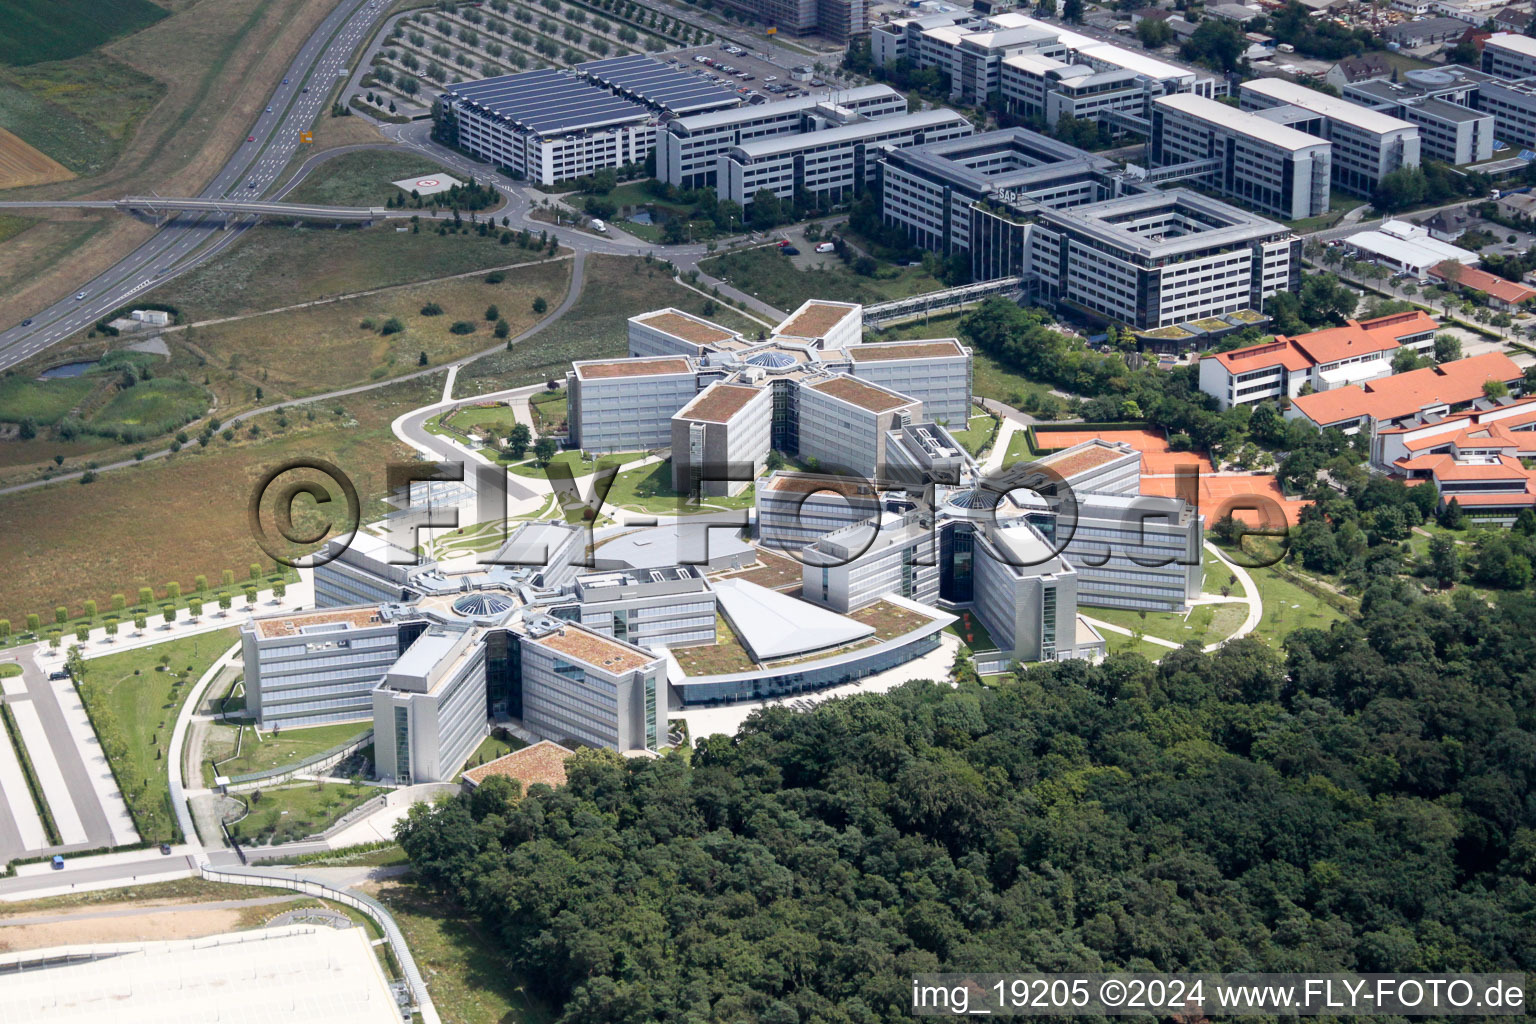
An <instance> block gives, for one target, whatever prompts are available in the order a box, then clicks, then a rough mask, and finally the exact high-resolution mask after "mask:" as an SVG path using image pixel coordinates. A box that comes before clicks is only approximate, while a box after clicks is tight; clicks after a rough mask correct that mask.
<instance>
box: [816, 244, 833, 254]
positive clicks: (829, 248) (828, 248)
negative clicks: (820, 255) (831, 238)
mask: <svg viewBox="0 0 1536 1024" xmlns="http://www.w3.org/2000/svg"><path fill="white" fill-rule="evenodd" d="M836 250H837V246H835V245H833V244H832V243H831V242H822V243H820V244H819V245H817V246H816V251H817V252H835V251H836Z"/></svg>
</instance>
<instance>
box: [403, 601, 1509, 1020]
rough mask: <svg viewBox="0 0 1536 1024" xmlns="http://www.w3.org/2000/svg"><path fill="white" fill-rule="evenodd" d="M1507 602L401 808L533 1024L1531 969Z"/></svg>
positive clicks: (1088, 675)
mask: <svg viewBox="0 0 1536 1024" xmlns="http://www.w3.org/2000/svg"><path fill="white" fill-rule="evenodd" d="M1533 623H1536V600H1533V599H1532V597H1531V596H1530V595H1528V594H1525V595H1510V596H1506V597H1505V598H1503V599H1502V603H1501V604H1500V606H1499V607H1498V608H1489V607H1488V606H1486V605H1485V604H1483V603H1481V602H1480V601H1479V600H1477V599H1476V598H1475V597H1473V596H1472V595H1470V594H1467V595H1465V596H1462V595H1458V599H1457V600H1456V601H1454V602H1451V603H1446V602H1441V601H1433V600H1429V599H1421V598H1416V597H1414V596H1413V594H1412V593H1411V592H1410V591H1409V590H1408V589H1407V588H1402V587H1393V586H1389V585H1386V584H1381V585H1378V586H1376V587H1375V588H1373V589H1372V590H1371V591H1370V592H1369V593H1368V594H1367V596H1366V599H1365V601H1364V607H1363V619H1362V621H1361V622H1360V623H1339V624H1338V625H1336V626H1334V627H1333V628H1332V629H1331V630H1330V631H1329V632H1321V631H1317V630H1301V631H1298V632H1296V633H1294V634H1293V635H1292V636H1291V637H1290V638H1289V640H1288V642H1287V644H1286V651H1285V654H1284V655H1279V654H1276V653H1274V652H1272V651H1271V650H1270V649H1269V648H1267V647H1265V646H1263V645H1261V644H1259V643H1257V642H1253V641H1239V642H1236V643H1233V644H1231V645H1230V646H1228V647H1227V648H1225V649H1224V650H1222V651H1220V652H1219V653H1217V654H1214V655H1210V656H1206V655H1202V654H1199V653H1197V652H1195V651H1192V650H1188V649H1186V650H1185V651H1181V652H1177V653H1174V654H1172V655H1171V656H1170V657H1168V658H1167V659H1165V660H1164V661H1163V662H1162V663H1161V664H1160V665H1157V666H1153V665H1151V664H1150V663H1148V662H1146V661H1144V660H1142V659H1141V658H1139V657H1135V656H1122V657H1116V658H1111V659H1110V660H1109V661H1108V662H1106V663H1105V664H1103V665H1101V666H1097V667H1095V666H1090V665H1087V664H1083V663H1077V662H1073V663H1066V664H1059V665H1049V666H1042V667H1038V668H1035V669H1033V670H1031V671H1029V672H1027V673H1026V674H1024V675H1023V676H1022V677H1020V678H1019V679H1017V680H1013V681H1007V682H1004V683H1001V684H998V685H994V686H981V685H978V684H975V683H965V684H962V685H961V686H959V687H958V688H951V687H950V686H948V685H935V684H929V683H913V684H909V685H907V686H905V687H903V688H901V689H899V690H897V691H895V692H893V693H891V694H889V695H885V696H869V697H862V698H857V699H853V700H846V701H839V702H835V703H832V704H830V705H825V706H822V707H821V708H819V709H817V710H815V711H814V712H811V713H796V712H791V711H787V710H782V709H774V710H770V711H768V712H765V713H761V714H759V715H757V716H756V717H755V718H754V719H753V720H752V721H750V722H749V723H748V725H747V726H746V727H745V729H744V730H743V732H742V733H741V735H740V736H738V737H735V738H727V737H723V736H715V737H711V738H709V739H708V740H706V741H705V742H703V743H702V744H701V746H700V747H699V748H698V749H697V750H696V751H695V752H694V755H693V759H692V765H691V766H690V764H689V763H688V762H687V761H686V760H685V759H683V758H682V757H679V756H672V757H667V758H663V759H660V760H656V761H643V760H641V761H630V762H625V761H623V760H622V759H620V758H619V757H618V756H617V755H613V754H608V753H605V752H596V751H590V752H584V753H582V754H581V755H579V756H578V758H577V759H575V760H574V761H573V762H572V765H573V770H572V772H571V778H570V782H569V784H568V785H567V786H565V787H564V788H562V789H560V790H559V791H556V792H551V791H549V790H548V789H546V788H544V787H535V788H534V789H533V790H532V791H531V792H530V793H529V794H527V795H526V796H523V797H521V798H519V797H518V794H517V793H516V792H515V789H514V785H515V784H510V783H506V784H503V783H505V780H492V782H493V783H496V785H492V784H490V783H488V784H487V785H486V786H485V787H483V788H482V789H481V790H480V791H479V792H478V793H477V794H476V795H475V796H474V797H473V798H471V799H455V800H453V801H450V802H448V803H446V804H443V805H440V806H438V807H435V808H428V807H424V806H418V807H415V808H413V809H412V812H411V816H410V818H409V819H408V820H407V821H406V822H404V823H403V824H402V828H401V837H402V842H403V843H404V846H405V848H406V850H407V851H408V852H409V854H410V856H411V859H412V860H413V862H414V863H415V865H416V866H417V869H418V871H419V872H420V874H421V876H422V877H423V878H424V879H425V880H426V881H427V882H428V883H430V884H433V885H437V886H440V887H442V888H443V889H444V890H445V891H447V892H448V893H449V894H451V895H452V896H453V897H454V898H455V899H457V900H458V901H459V903H460V905H461V906H462V907H464V908H465V910H464V913H466V914H475V915H478V916H479V917H480V918H481V919H482V920H483V922H484V925H485V927H486V930H487V931H488V932H489V933H490V934H492V935H494V936H496V937H497V939H498V940H499V941H500V942H501V943H502V944H503V946H504V955H505V957H506V961H507V962H508V963H509V964H511V965H513V966H514V967H515V969H516V970H517V971H518V973H519V974H520V975H522V976H523V977H526V978H529V979H531V980H532V983H533V984H534V985H535V986H536V987H538V988H539V989H541V990H542V992H543V994H544V995H546V996H547V997H548V998H549V999H550V1000H551V1001H552V1002H553V1003H555V1004H556V1005H558V1006H560V1007H562V1008H563V1014H562V1016H561V1017H560V1019H561V1020H562V1021H570V1022H578V1021H579V1022H582V1024H595V1022H602V1021H623V1022H633V1024H649V1022H654V1021H688V1022H695V1021H697V1022H703V1021H714V1020H731V1021H744V1020H754V1021H768V1022H777V1024H791V1022H797V1021H799V1022H811V1021H830V1022H865V1021H904V1020H907V1019H909V1015H908V1012H907V1009H906V1002H905V1000H906V999H907V998H908V997H909V982H908V980H907V979H908V978H909V976H910V975H911V974H912V973H913V972H918V971H933V970H942V969H947V968H948V969H975V970H992V971H1015V970H1027V969H1038V970H1045V971H1056V970H1101V969H1103V970H1113V969H1140V970H1176V969H1191V970H1212V971H1217V970H1254V971H1299V970H1329V971H1333V970H1347V969H1358V970H1362V971H1396V970H1402V971H1414V970H1489V969H1496V968H1497V969H1507V970H1527V971H1528V970H1532V969H1533V968H1536V887H1533V885H1532V882H1533V880H1536V797H1533V787H1532V783H1533V780H1536V735H1533V725H1536V638H1533V635H1532V634H1533V631H1532V629H1531V626H1532V624H1533Z"/></svg>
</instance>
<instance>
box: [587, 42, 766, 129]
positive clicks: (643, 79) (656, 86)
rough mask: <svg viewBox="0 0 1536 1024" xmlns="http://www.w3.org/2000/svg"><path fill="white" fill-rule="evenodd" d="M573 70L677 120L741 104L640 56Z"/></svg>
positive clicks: (729, 92) (723, 91)
mask: <svg viewBox="0 0 1536 1024" xmlns="http://www.w3.org/2000/svg"><path fill="white" fill-rule="evenodd" d="M576 70H578V71H580V72H581V73H582V74H584V75H586V76H587V77H588V78H590V79H591V80H592V81H594V82H598V83H600V84H602V85H606V86H608V87H609V88H610V89H612V90H614V91H615V92H616V93H618V94H619V95H621V96H628V97H630V98H633V99H634V100H636V101H638V102H640V103H644V104H646V105H647V106H649V107H652V108H653V109H656V110H661V111H665V112H666V113H669V114H676V115H678V116H682V115H685V114H702V113H705V112H706V111H710V110H724V109H726V108H728V107H739V106H741V104H742V96H741V95H740V94H739V93H737V92H735V91H734V90H731V89H724V88H721V87H720V86H718V85H715V84H714V83H712V82H708V81H705V80H703V79H700V78H698V77H696V76H694V75H691V74H688V73H686V72H683V71H679V70H678V69H677V68H675V67H672V66H671V65H670V64H665V63H663V62H661V61H659V60H657V59H656V58H654V57H647V56H645V55H644V54H631V55H629V56H627V57H609V58H607V59H606V60H592V61H587V62H586V63H585V64H578V65H576Z"/></svg>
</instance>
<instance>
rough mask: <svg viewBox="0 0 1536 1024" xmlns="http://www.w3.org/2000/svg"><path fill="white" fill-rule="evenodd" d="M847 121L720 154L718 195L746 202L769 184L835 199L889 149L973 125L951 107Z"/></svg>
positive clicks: (968, 130) (784, 193)
mask: <svg viewBox="0 0 1536 1024" xmlns="http://www.w3.org/2000/svg"><path fill="white" fill-rule="evenodd" d="M843 120H845V121H846V122H847V123H843V124H838V125H836V126H833V127H827V128H823V129H822V130H820V131H814V132H809V133H806V134H800V135H776V136H771V137H769V138H764V139H758V140H756V141H753V142H744V143H742V144H740V145H738V146H733V147H731V148H730V149H729V150H727V151H726V152H725V153H724V154H723V155H722V156H721V157H720V158H719V160H720V162H719V169H718V185H717V187H718V189H719V193H720V198H722V199H729V200H731V201H732V202H735V203H739V204H741V205H742V206H748V205H750V204H751V203H752V202H753V200H754V199H755V198H756V196H757V194H758V193H759V192H761V191H762V190H764V189H767V190H769V191H771V192H773V193H774V194H775V195H777V196H778V197H779V198H780V199H793V198H794V197H795V196H796V195H797V194H802V193H809V194H811V195H813V196H817V197H825V198H827V199H828V200H830V201H832V202H838V201H841V200H843V199H845V198H848V197H851V196H853V195H855V194H856V193H860V192H863V191H864V189H865V188H866V187H868V186H869V185H870V184H871V183H873V182H874V180H875V173H876V172H875V166H876V164H877V162H878V160H879V157H880V154H881V153H883V152H884V151H885V150H887V149H901V148H904V147H907V146H921V145H924V144H925V143H929V142H940V141H943V140H944V139H953V138H959V137H961V136H965V135H970V134H972V132H973V131H974V130H975V129H974V128H973V127H972V126H971V122H970V120H969V119H967V118H966V117H964V116H963V115H961V114H957V113H955V112H954V111H953V110H944V109H937V110H923V111H919V112H917V113H911V114H893V115H890V116H887V117H880V118H876V119H875V120H864V119H858V118H845V119H843Z"/></svg>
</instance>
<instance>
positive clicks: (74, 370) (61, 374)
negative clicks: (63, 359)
mask: <svg viewBox="0 0 1536 1024" xmlns="http://www.w3.org/2000/svg"><path fill="white" fill-rule="evenodd" d="M96 365H97V362H96V360H94V359H90V360H86V361H85V362H79V363H60V364H59V365H58V366H50V367H49V368H48V369H46V370H44V371H43V372H42V373H41V374H39V376H40V377H41V378H42V379H43V380H61V379H63V378H66V377H81V376H84V375H85V374H86V372H87V371H89V370H91V369H93V368H94V367H95V366H96Z"/></svg>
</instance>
